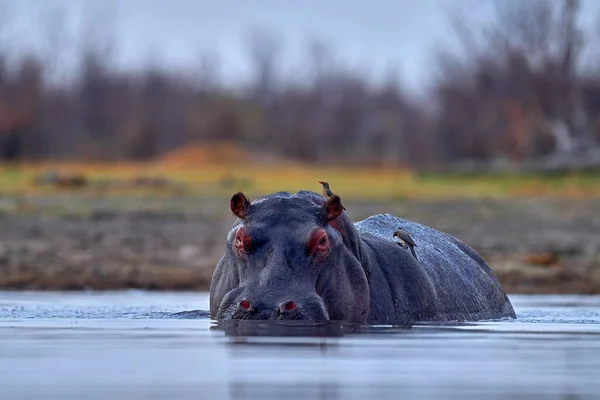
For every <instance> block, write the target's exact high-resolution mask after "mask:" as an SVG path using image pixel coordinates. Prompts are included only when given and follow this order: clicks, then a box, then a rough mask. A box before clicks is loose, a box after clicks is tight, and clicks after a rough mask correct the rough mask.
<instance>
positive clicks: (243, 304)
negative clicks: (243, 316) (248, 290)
mask: <svg viewBox="0 0 600 400" xmlns="http://www.w3.org/2000/svg"><path fill="white" fill-rule="evenodd" d="M240 307H242V308H243V309H244V310H249V309H250V307H251V304H250V302H249V301H248V300H246V299H243V300H242V301H240Z"/></svg>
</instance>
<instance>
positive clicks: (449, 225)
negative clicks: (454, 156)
mask: <svg viewBox="0 0 600 400" xmlns="http://www.w3.org/2000/svg"><path fill="white" fill-rule="evenodd" d="M66 201H68V202H69V203H68V204H70V205H71V206H70V207H71V208H68V207H65V202H66ZM79 201H81V202H82V204H83V203H85V205H86V207H87V208H86V209H85V210H84V209H82V208H78V206H77V197H76V196H75V197H74V196H72V195H70V196H69V197H68V198H66V197H60V196H55V197H52V196H40V197H28V198H27V200H26V201H25V204H21V205H20V206H18V207H17V206H15V207H17V209H16V211H15V210H13V211H11V212H7V211H4V212H1V211H0V271H1V273H0V288H1V289H18V290H21V289H31V290H83V289H91V290H107V289H124V288H138V289H149V290H207V289H208V287H209V283H210V278H211V275H212V271H213V268H214V266H215V264H216V263H217V261H218V260H219V257H220V256H221V254H222V253H223V249H224V239H225V235H226V233H227V231H228V230H229V228H230V227H231V224H232V222H233V217H232V216H231V214H230V213H229V209H228V203H227V201H226V200H224V199H214V200H207V199H204V200H200V199H194V198H189V197H186V198H169V199H166V198H163V199H161V198H153V199H144V198H137V199H131V198H130V199H125V198H120V199H115V198H100V197H99V198H95V199H92V198H86V199H79ZM42 204H43V205H44V207H43V212H40V210H41V209H42V208H41V205H42ZM344 204H345V206H346V208H347V212H348V213H349V215H350V216H351V218H352V219H353V220H355V221H358V220H360V219H362V218H365V217H366V216H368V215H372V214H375V213H379V212H389V213H393V214H396V215H399V216H402V217H404V218H408V219H412V220H414V221H417V222H421V223H424V224H427V225H430V226H432V227H435V228H437V229H440V230H442V231H445V232H448V233H450V234H452V235H455V236H457V237H458V238H460V239H462V240H463V241H465V242H466V243H468V244H469V245H470V246H472V247H473V248H475V249H476V250H477V251H479V252H480V253H481V254H482V255H483V256H484V258H486V260H488V262H489V263H490V265H491V266H492V268H493V269H494V272H495V273H496V275H497V276H498V278H499V279H500V281H501V283H502V285H503V286H504V287H505V289H506V291H507V292H510V293H581V294H583V293H600V235H598V232H600V202H599V201H597V199H578V200H577V199H570V200H559V199H549V198H537V199H491V198H488V199H481V198H474V199H454V200H448V199H446V200H422V199H412V200H410V199H407V200H398V201H380V202H374V201H372V200H369V201H359V200H348V201H344ZM19 207H20V208H19ZM5 209H6V207H5ZM53 209H56V210H57V211H56V212H54V213H53V212H52V210H53ZM69 209H72V211H71V212H70V211H69Z"/></svg>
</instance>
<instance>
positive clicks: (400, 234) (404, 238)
mask: <svg viewBox="0 0 600 400" xmlns="http://www.w3.org/2000/svg"><path fill="white" fill-rule="evenodd" d="M394 237H397V238H398V240H400V242H401V243H404V244H405V245H406V246H407V247H408V249H409V250H410V252H411V253H412V255H413V257H414V258H415V259H416V260H418V258H417V254H416V253H415V246H416V243H415V241H414V240H413V238H412V237H411V236H410V234H409V233H408V232H405V231H403V230H402V229H400V228H398V229H397V230H396V232H394Z"/></svg>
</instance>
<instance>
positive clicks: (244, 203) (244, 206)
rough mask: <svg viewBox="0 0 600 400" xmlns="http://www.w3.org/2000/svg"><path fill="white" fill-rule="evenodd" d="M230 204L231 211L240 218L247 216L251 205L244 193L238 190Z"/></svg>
mask: <svg viewBox="0 0 600 400" xmlns="http://www.w3.org/2000/svg"><path fill="white" fill-rule="evenodd" d="M229 206H230V207H231V212H232V213H234V214H235V215H237V217H238V218H240V219H243V218H244V217H245V216H246V211H247V210H248V207H249V206H250V202H249V201H248V199H247V198H246V196H244V193H242V192H237V193H236V194H234V195H233V196H232V197H231V200H230V201H229Z"/></svg>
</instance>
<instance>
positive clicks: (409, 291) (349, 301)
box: [210, 191, 515, 324]
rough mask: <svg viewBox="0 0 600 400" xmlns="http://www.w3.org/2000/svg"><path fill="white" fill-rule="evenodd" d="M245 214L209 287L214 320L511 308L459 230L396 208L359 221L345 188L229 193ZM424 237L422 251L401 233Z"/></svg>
mask: <svg viewBox="0 0 600 400" xmlns="http://www.w3.org/2000/svg"><path fill="white" fill-rule="evenodd" d="M230 206H231V210H232V212H233V213H234V214H235V215H237V216H238V219H237V220H236V221H235V223H234V225H233V227H232V229H231V231H230V232H229V233H228V235H227V246H226V251H225V254H224V255H223V256H222V258H221V260H220V261H219V263H218V264H217V266H216V269H215V272H214V274H213V279H212V282H211V289H210V315H211V318H213V319H217V320H231V319H236V320H237V319H259V320H267V319H270V320H273V319H284V320H291V319H299V320H315V321H322V320H339V321H350V322H359V323H386V324H410V323H413V322H417V321H453V320H464V321H473V320H482V319H496V318H503V317H508V318H514V317H515V313H514V310H513V307H512V305H511V303H510V301H509V300H508V297H507V296H506V294H505V292H504V290H503V289H502V287H501V286H500V284H499V282H498V280H497V279H496V277H495V276H494V274H493V272H492V271H491V269H490V268H489V266H488V265H487V264H486V262H485V261H484V260H483V259H482V258H481V257H480V256H479V255H478V254H477V253H476V252H475V251H474V250H473V249H472V248H470V247H469V246H467V245H466V244H465V243H463V242H461V241H460V240H458V239H456V238H454V237H452V236H450V235H447V234H445V233H443V232H439V231H437V230H435V229H432V228H430V227H426V226H424V225H421V224H418V223H415V222H411V221H407V220H404V219H402V218H398V217H395V216H392V215H389V214H382V215H375V216H372V217H369V218H367V219H365V220H363V221H360V222H357V223H352V221H351V220H350V219H349V217H348V216H347V214H346V213H345V212H344V208H343V206H342V204H341V199H340V198H339V196H336V195H334V196H332V197H331V198H329V199H326V198H324V197H323V196H321V195H319V194H317V193H314V192H308V191H301V192H298V193H296V194H290V193H284V192H280V193H275V194H271V195H267V196H264V197H262V198H259V199H257V200H255V201H254V202H252V203H250V202H249V201H248V200H247V199H246V197H245V196H244V195H243V194H241V193H237V194H235V195H234V196H233V197H232V199H231V204H230ZM398 228H401V229H402V230H404V231H406V232H408V233H409V234H410V235H411V237H412V238H413V239H414V241H415V242H416V243H417V244H418V246H417V247H415V249H414V250H415V252H416V254H417V259H415V257H413V256H412V255H411V253H410V250H409V249H408V248H406V247H404V246H399V245H398V243H397V242H396V241H395V240H394V237H393V234H394V231H395V230H397V229H398Z"/></svg>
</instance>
